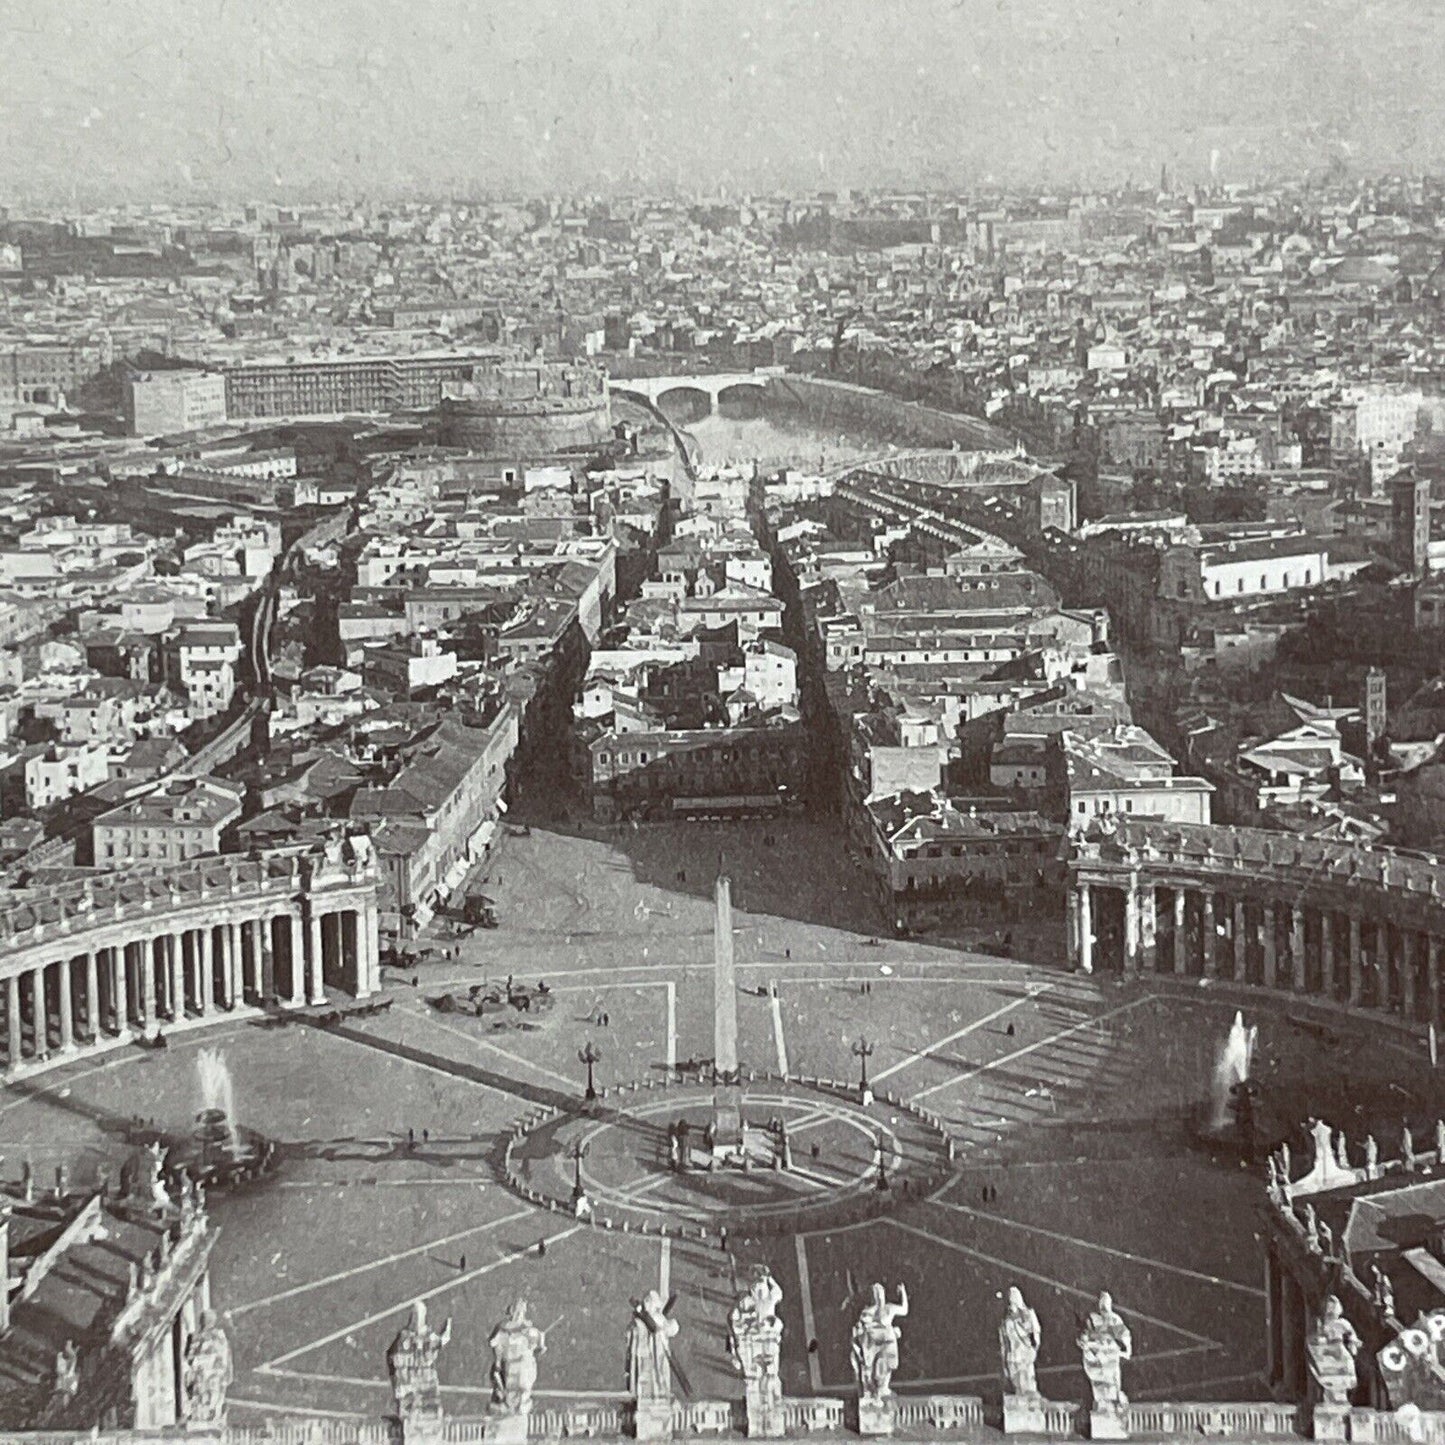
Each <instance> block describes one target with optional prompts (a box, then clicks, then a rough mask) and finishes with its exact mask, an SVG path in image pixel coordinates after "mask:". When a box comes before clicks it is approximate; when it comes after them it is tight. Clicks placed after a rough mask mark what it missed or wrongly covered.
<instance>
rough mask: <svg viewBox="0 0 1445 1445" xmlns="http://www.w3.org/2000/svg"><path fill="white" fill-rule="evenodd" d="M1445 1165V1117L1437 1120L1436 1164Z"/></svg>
mask: <svg viewBox="0 0 1445 1445" xmlns="http://www.w3.org/2000/svg"><path fill="white" fill-rule="evenodd" d="M1441 1165H1445V1119H1436V1121H1435V1166H1436V1168H1439V1167H1440V1166H1441Z"/></svg>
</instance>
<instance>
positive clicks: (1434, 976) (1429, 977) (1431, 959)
mask: <svg viewBox="0 0 1445 1445" xmlns="http://www.w3.org/2000/svg"><path fill="white" fill-rule="evenodd" d="M1425 988H1426V990H1427V992H1428V994H1429V1005H1430V1022H1431V1023H1432V1024H1435V1025H1437V1026H1438V1025H1439V1023H1440V940H1439V939H1438V938H1436V937H1435V935H1434V934H1433V933H1432V934H1431V935H1430V936H1429V937H1428V938H1427V939H1426V940H1425Z"/></svg>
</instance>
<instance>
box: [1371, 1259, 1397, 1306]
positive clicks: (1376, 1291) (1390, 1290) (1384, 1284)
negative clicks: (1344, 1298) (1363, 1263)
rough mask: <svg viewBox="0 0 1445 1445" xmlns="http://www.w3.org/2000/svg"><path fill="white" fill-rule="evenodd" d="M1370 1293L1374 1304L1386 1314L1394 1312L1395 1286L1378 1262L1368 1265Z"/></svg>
mask: <svg viewBox="0 0 1445 1445" xmlns="http://www.w3.org/2000/svg"><path fill="white" fill-rule="evenodd" d="M1370 1283H1371V1286H1372V1289H1371V1293H1372V1294H1373V1295H1374V1299H1375V1304H1376V1306H1377V1307H1378V1308H1379V1309H1380V1310H1381V1311H1382V1312H1383V1313H1384V1314H1387V1315H1392V1314H1394V1313H1395V1286H1394V1285H1393V1284H1392V1283H1391V1282H1390V1276H1389V1275H1387V1274H1386V1273H1385V1272H1384V1270H1382V1269H1381V1268H1380V1266H1379V1265H1378V1264H1372V1265H1371V1266H1370Z"/></svg>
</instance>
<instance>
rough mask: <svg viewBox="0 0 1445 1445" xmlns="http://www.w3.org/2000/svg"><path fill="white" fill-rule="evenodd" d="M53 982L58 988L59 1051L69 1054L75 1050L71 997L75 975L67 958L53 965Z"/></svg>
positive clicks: (73, 1012)
mask: <svg viewBox="0 0 1445 1445" xmlns="http://www.w3.org/2000/svg"><path fill="white" fill-rule="evenodd" d="M55 982H56V986H57V987H58V988H59V990H60V999H59V1003H60V1052H61V1053H62V1054H69V1053H73V1052H74V1050H75V1000H74V998H72V997H71V988H72V986H73V984H74V982H75V977H74V974H73V973H72V972H71V968H70V960H69V959H68V958H62V959H61V960H60V962H59V963H57V964H56V965H55Z"/></svg>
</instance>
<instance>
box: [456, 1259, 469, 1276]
mask: <svg viewBox="0 0 1445 1445" xmlns="http://www.w3.org/2000/svg"><path fill="white" fill-rule="evenodd" d="M457 1269H458V1271H459V1272H460V1273H462V1274H465V1273H466V1272H467V1257H466V1255H463V1256H462V1257H461V1260H460V1261H459V1262H458V1264H457Z"/></svg>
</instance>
